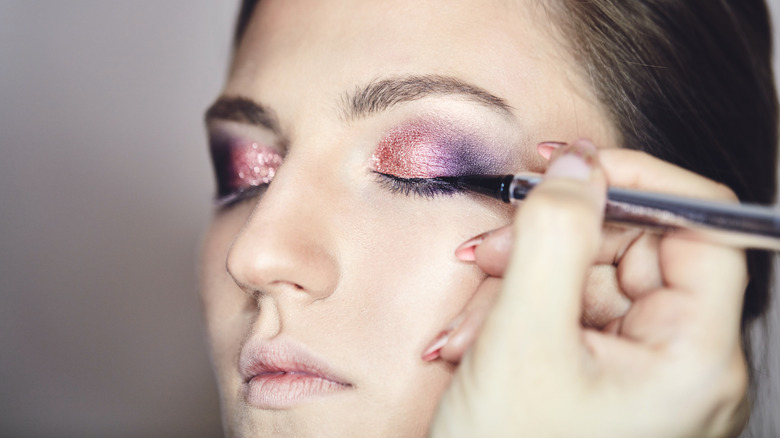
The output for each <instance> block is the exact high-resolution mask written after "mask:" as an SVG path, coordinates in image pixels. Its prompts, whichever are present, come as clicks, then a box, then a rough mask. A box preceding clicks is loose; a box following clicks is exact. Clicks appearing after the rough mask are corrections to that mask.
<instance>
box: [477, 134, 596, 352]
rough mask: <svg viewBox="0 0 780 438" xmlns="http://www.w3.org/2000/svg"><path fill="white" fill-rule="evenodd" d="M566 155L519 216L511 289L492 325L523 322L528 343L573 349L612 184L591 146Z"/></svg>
mask: <svg viewBox="0 0 780 438" xmlns="http://www.w3.org/2000/svg"><path fill="white" fill-rule="evenodd" d="M559 151H560V154H559V156H558V157H557V158H554V159H553V161H552V163H551V165H550V167H549V169H548V171H547V174H546V176H545V179H544V181H543V182H542V183H540V184H539V185H538V186H537V187H536V188H535V189H534V190H533V191H532V192H531V193H530V194H529V196H528V197H527V198H526V201H525V202H524V204H523V206H522V207H521V208H520V209H519V211H518V214H517V216H516V219H515V222H514V236H515V240H514V247H513V250H512V256H511V258H510V261H509V268H508V270H507V272H506V275H505V280H504V287H503V290H502V293H501V294H500V296H499V297H498V299H497V303H496V306H495V307H494V312H493V313H492V314H491V315H490V317H489V320H488V322H487V323H486V324H488V325H490V327H491V328H490V330H491V331H492V330H494V329H495V330H506V328H507V327H514V326H517V325H518V324H519V325H521V327H519V328H518V330H517V331H516V333H517V335H518V336H524V337H523V341H524V342H526V343H543V344H544V346H546V347H549V348H563V349H566V350H568V351H572V349H571V348H570V347H571V346H572V344H573V343H578V342H579V340H578V337H579V336H578V332H579V320H580V309H581V300H582V290H583V287H584V282H585V276H586V274H587V272H588V270H589V269H590V266H591V264H592V262H593V260H594V257H595V256H596V253H597V250H598V247H599V244H600V238H601V223H602V218H603V211H604V198H605V189H606V181H605V179H604V176H603V174H602V173H601V172H600V171H599V169H598V167H597V163H596V157H595V147H594V146H593V145H592V144H591V143H589V142H588V143H583V142H575V143H574V144H573V145H572V146H571V147H564V148H562V149H560V150H559ZM559 151H556V154H558V153H559ZM519 315H522V316H519ZM486 329H487V326H486ZM539 333H544V336H539V335H538V334H539ZM513 335H514V334H513ZM512 342H513V343H517V341H516V339H513V340H512ZM504 347H506V346H499V347H498V348H504ZM480 349H481V347H480Z"/></svg>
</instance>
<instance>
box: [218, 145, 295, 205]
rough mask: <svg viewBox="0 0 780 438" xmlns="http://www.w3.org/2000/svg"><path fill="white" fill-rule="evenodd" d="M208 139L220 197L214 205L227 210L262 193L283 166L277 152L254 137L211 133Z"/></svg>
mask: <svg viewBox="0 0 780 438" xmlns="http://www.w3.org/2000/svg"><path fill="white" fill-rule="evenodd" d="M210 134H211V135H210V136H209V148H210V152H211V162H212V166H213V169H214V176H215V179H216V189H217V193H216V195H215V199H214V204H215V205H216V206H217V207H218V208H219V209H223V210H224V209H227V208H229V207H231V206H233V205H235V204H237V203H239V202H240V201H243V200H247V199H250V198H252V197H255V196H257V195H259V194H260V193H262V191H263V190H265V187H267V186H268V184H269V183H270V182H271V181H272V180H273V178H274V176H275V175H276V171H277V170H278V168H279V167H280V166H281V165H282V161H283V157H282V154H281V152H280V151H279V149H278V148H276V147H274V146H270V145H268V144H267V143H265V142H260V141H254V139H253V137H246V136H240V135H235V134H233V133H228V132H222V131H220V130H216V131H212V132H211V133H210Z"/></svg>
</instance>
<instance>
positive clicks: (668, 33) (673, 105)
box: [235, 0, 778, 349]
mask: <svg viewBox="0 0 780 438" xmlns="http://www.w3.org/2000/svg"><path fill="white" fill-rule="evenodd" d="M257 2H258V0H244V1H243V2H242V6H241V10H240V14H239V19H238V22H237V25H236V35H235V43H236V45H237V44H238V42H239V41H240V40H241V37H242V35H243V33H244V31H245V29H246V26H247V23H248V22H249V19H250V16H251V14H252V11H253V10H254V8H255V5H256V4H257ZM553 5H554V8H555V10H557V12H559V13H558V14H557V15H558V16H559V21H560V23H559V24H560V25H561V27H562V29H563V31H564V33H565V35H566V36H567V39H568V41H569V44H570V45H571V53H572V54H575V57H576V61H577V63H578V65H579V66H580V67H581V68H582V70H583V74H585V75H587V76H589V77H591V78H593V81H592V82H593V83H594V84H595V86H596V93H597V94H598V96H599V98H600V100H601V102H602V103H603V104H604V105H605V107H606V108H608V109H609V111H610V112H611V115H612V119H613V123H614V124H615V126H616V127H617V129H618V132H619V133H620V134H621V135H622V139H621V140H622V144H623V146H624V147H626V148H631V149H638V150H643V151H645V152H648V153H650V154H652V155H654V156H657V157H659V158H661V159H663V160H666V161H669V162H671V163H674V164H677V165H679V166H681V167H684V168H686V169H690V170H692V171H694V172H696V173H699V174H701V175H704V176H706V177H708V178H711V179H713V180H715V181H718V182H721V183H723V184H725V185H726V186H728V187H730V188H731V189H732V190H734V191H735V192H736V193H737V196H739V198H740V199H741V200H742V201H745V202H752V203H764V204H768V203H771V202H773V201H774V197H775V185H776V172H777V171H776V163H777V150H776V146H777V136H778V132H777V112H778V104H777V97H776V91H775V84H774V78H773V74H772V65H771V51H772V38H771V26H770V21H769V12H768V10H767V6H766V3H765V2H764V0H558V2H557V3H553ZM748 271H749V275H750V283H749V285H748V287H747V290H746V293H745V302H744V306H743V311H742V321H743V326H744V325H745V324H747V323H748V322H750V321H752V320H753V319H755V318H756V317H758V316H761V315H762V314H763V313H764V312H765V311H766V309H767V307H768V302H769V290H770V282H771V274H772V261H771V254H769V253H766V252H762V251H749V252H748ZM743 333H744V332H743ZM745 336H746V335H745ZM745 346H746V349H747V346H748V344H747V342H745Z"/></svg>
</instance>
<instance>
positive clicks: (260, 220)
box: [227, 167, 339, 300]
mask: <svg viewBox="0 0 780 438" xmlns="http://www.w3.org/2000/svg"><path fill="white" fill-rule="evenodd" d="M285 170H287V172H285ZM318 180H319V181H318ZM325 191H327V188H326V186H324V185H323V184H321V179H320V178H318V177H317V175H316V174H314V173H310V172H305V171H297V172H296V171H295V169H292V168H290V167H288V168H286V169H282V170H281V171H280V172H279V173H277V175H276V176H275V177H274V180H273V182H272V183H271V185H270V186H269V188H268V190H267V191H266V193H265V194H263V195H262V197H261V198H260V200H259V201H258V205H257V206H256V207H255V209H254V211H253V212H252V214H251V216H250V217H249V218H248V219H247V222H246V224H245V225H244V227H243V229H242V230H241V231H240V232H239V234H238V235H237V236H236V238H235V240H234V241H233V244H232V245H231V247H230V249H229V251H228V255H227V269H228V272H229V273H230V275H231V276H232V277H233V279H234V280H235V281H236V283H237V284H238V285H239V286H241V287H242V288H243V289H245V290H247V292H253V293H257V292H259V293H261V294H275V293H299V294H300V293H305V294H308V295H310V296H311V298H312V299H314V300H317V299H323V298H326V297H328V296H329V295H330V294H331V293H333V290H335V288H336V285H337V283H338V279H339V265H338V262H337V259H336V257H335V254H334V247H333V245H332V240H331V239H332V237H333V234H332V232H331V231H332V227H333V215H332V212H329V211H328V210H329V208H328V205H327V203H326V202H324V201H326V200H327V194H326V193H324V192H325Z"/></svg>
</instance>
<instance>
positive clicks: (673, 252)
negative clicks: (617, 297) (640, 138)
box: [600, 149, 747, 335]
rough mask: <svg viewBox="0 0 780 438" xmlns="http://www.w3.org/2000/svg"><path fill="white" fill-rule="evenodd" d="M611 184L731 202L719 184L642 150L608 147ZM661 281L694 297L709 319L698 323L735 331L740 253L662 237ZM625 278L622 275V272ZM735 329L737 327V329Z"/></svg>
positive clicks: (605, 160) (742, 271)
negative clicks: (705, 322)
mask: <svg viewBox="0 0 780 438" xmlns="http://www.w3.org/2000/svg"><path fill="white" fill-rule="evenodd" d="M600 159H601V162H602V164H603V166H604V171H605V173H606V174H607V177H608V179H609V181H610V183H611V184H613V185H616V186H623V187H630V188H638V189H642V190H651V191H657V192H665V193H672V194H678V195H684V196H694V197H699V198H707V199H715V200H723V201H736V200H737V197H736V195H734V193H733V192H732V191H731V190H729V189H728V188H727V187H726V186H724V185H723V184H719V183H717V182H714V181H712V180H710V179H707V178H705V177H703V176H700V175H697V174H695V173H692V172H690V171H687V170H684V169H682V168H679V167H677V166H675V165H672V164H670V163H666V162H664V161H661V160H659V159H657V158H654V157H651V156H649V155H647V154H645V153H643V152H637V151H630V150H617V149H609V150H604V151H603V152H602V153H601V155H600ZM658 251H659V256H658V260H659V266H658V269H659V270H660V274H661V277H662V281H663V284H664V285H665V286H667V287H669V288H670V289H672V290H676V291H677V292H680V293H686V294H688V295H690V296H692V297H694V298H695V299H696V303H697V306H699V307H698V308H699V309H700V310H701V312H697V314H701V315H703V316H706V317H707V318H708V319H709V321H708V323H707V324H705V325H704V326H703V327H706V328H707V330H717V331H718V332H720V331H721V330H722V333H723V334H724V335H725V334H727V333H734V332H735V331H733V328H734V327H735V325H736V326H738V324H739V318H740V315H741V309H742V298H743V297H742V294H743V292H744V289H745V284H746V282H747V274H746V267H745V256H744V252H743V251H741V250H738V249H734V248H727V247H722V246H719V245H715V244H708V243H703V242H695V241H690V240H686V239H684V238H681V237H675V236H673V235H672V236H665V237H663V238H662V239H661V240H660V244H659V247H658ZM626 278H627V276H626ZM737 332H738V331H737Z"/></svg>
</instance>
